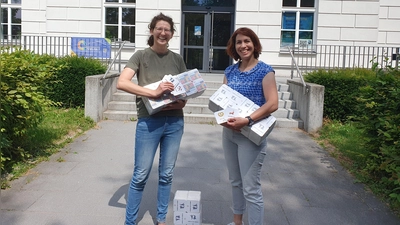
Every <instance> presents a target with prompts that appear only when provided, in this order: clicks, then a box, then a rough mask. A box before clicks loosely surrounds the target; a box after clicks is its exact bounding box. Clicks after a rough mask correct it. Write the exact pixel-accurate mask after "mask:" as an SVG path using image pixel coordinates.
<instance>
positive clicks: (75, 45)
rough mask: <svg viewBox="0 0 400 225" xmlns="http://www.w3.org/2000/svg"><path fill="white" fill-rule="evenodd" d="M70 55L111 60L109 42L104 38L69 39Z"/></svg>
mask: <svg viewBox="0 0 400 225" xmlns="http://www.w3.org/2000/svg"><path fill="white" fill-rule="evenodd" d="M71 50H72V54H75V55H77V56H83V57H88V58H111V45H110V41H109V40H108V39H105V38H85V37H72V38H71Z"/></svg>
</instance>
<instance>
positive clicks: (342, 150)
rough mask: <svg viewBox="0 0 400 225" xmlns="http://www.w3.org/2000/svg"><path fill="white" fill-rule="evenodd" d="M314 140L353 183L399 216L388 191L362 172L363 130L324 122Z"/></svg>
mask: <svg viewBox="0 0 400 225" xmlns="http://www.w3.org/2000/svg"><path fill="white" fill-rule="evenodd" d="M315 139H316V141H317V142H318V143H319V144H320V145H321V146H322V147H323V148H325V149H326V150H327V151H328V152H329V154H330V155H331V156H332V157H334V158H335V159H337V160H338V161H339V162H340V163H341V165H342V166H343V167H345V168H346V169H347V170H348V171H349V172H350V173H351V174H352V175H353V176H354V177H355V182H360V183H363V184H365V185H366V188H367V189H368V190H369V191H371V192H372V193H374V194H375V195H376V196H377V197H378V198H380V199H381V200H382V201H383V202H384V203H386V204H387V205H388V206H389V207H390V208H391V209H392V211H393V212H394V213H395V214H396V215H397V216H400V207H399V205H398V204H397V203H395V202H393V201H390V199H389V198H388V196H387V193H389V192H390V190H387V188H386V187H385V186H382V185H379V184H378V183H377V182H376V181H375V180H374V179H373V177H372V176H370V174H368V173H365V172H364V168H365V166H366V156H367V155H368V153H367V152H366V150H365V148H364V147H363V146H364V144H365V138H364V133H363V130H362V129H360V128H358V127H357V124H356V123H351V122H350V123H345V124H343V123H340V122H338V121H324V125H323V127H322V129H321V130H320V131H319V132H318V134H317V135H316V137H315Z"/></svg>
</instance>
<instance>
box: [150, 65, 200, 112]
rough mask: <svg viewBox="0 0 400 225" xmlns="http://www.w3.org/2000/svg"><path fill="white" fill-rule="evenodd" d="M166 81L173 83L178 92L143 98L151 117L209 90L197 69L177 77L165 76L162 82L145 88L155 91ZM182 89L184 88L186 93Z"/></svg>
mask: <svg viewBox="0 0 400 225" xmlns="http://www.w3.org/2000/svg"><path fill="white" fill-rule="evenodd" d="M166 81H168V82H171V83H173V84H174V86H175V88H176V90H174V91H173V92H171V93H168V94H164V95H162V96H160V97H158V98H148V97H142V100H143V102H144V104H145V106H146V109H147V111H148V112H149V114H150V115H152V114H154V113H157V112H159V111H161V110H162V109H163V108H164V107H165V106H167V105H168V104H171V103H173V102H175V101H177V100H178V99H182V100H187V99H189V98H196V97H198V96H200V95H202V94H203V93H204V91H205V90H206V89H207V85H206V83H205V82H204V80H203V78H202V77H201V75H200V73H199V71H198V70H197V69H192V70H189V71H186V72H183V73H180V74H178V75H175V76H172V75H165V76H164V78H163V79H162V80H160V81H158V82H155V83H151V84H149V85H146V86H144V87H145V88H149V89H152V90H155V89H157V87H158V85H159V84H160V82H166ZM182 88H184V91H183V90H182ZM174 94H175V95H174Z"/></svg>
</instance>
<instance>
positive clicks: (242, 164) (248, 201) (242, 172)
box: [222, 127, 267, 225]
mask: <svg viewBox="0 0 400 225" xmlns="http://www.w3.org/2000/svg"><path fill="white" fill-rule="evenodd" d="M222 146H223V149H224V154H225V161H226V165H227V167H228V172H229V181H230V182H231V185H232V204H233V213H234V214H244V212H245V211H246V206H247V209H248V218H249V225H263V220H264V200H263V195H262V191H261V182H260V176H261V167H262V164H263V161H264V158H265V155H266V149H267V141H266V140H264V141H263V142H262V143H261V144H260V146H257V145H256V144H254V143H253V142H252V141H250V140H249V139H248V138H246V137H245V136H243V135H242V134H241V133H240V132H236V131H233V130H231V129H228V128H226V127H224V128H223V131H222Z"/></svg>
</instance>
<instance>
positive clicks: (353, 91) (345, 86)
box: [304, 69, 376, 122]
mask: <svg viewBox="0 0 400 225" xmlns="http://www.w3.org/2000/svg"><path fill="white" fill-rule="evenodd" d="M375 77H376V75H375V73H374V72H373V71H371V70H367V69H343V70H339V69H336V70H329V71H325V70H319V71H315V72H311V73H309V74H307V75H306V76H305V77H304V79H305V81H307V82H310V83H316V84H320V85H323V86H324V87H325V93H324V117H325V118H329V119H331V120H339V121H342V122H344V121H347V120H349V119H350V118H352V117H354V116H358V115H359V114H362V111H358V110H357V109H358V108H357V107H356V105H357V101H356V98H357V97H358V95H359V90H358V89H359V88H360V87H363V86H365V85H366V84H367V83H368V82H369V80H372V79H375Z"/></svg>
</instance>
